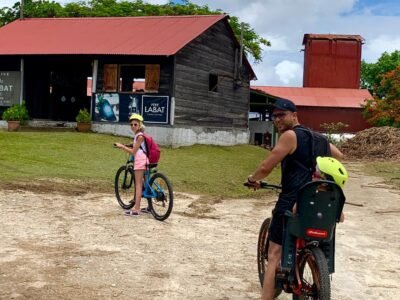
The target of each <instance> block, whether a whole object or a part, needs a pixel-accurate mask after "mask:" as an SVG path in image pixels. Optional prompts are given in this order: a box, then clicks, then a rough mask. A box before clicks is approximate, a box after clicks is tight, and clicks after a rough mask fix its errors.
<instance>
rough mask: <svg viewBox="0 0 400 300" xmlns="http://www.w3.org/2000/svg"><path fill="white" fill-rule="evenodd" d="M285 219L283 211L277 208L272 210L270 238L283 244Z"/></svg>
mask: <svg viewBox="0 0 400 300" xmlns="http://www.w3.org/2000/svg"><path fill="white" fill-rule="evenodd" d="M284 221H285V219H284V213H283V212H278V211H275V210H274V211H273V212H272V221H271V224H270V225H269V239H270V241H272V242H274V243H276V244H278V245H282V240H283V222H284Z"/></svg>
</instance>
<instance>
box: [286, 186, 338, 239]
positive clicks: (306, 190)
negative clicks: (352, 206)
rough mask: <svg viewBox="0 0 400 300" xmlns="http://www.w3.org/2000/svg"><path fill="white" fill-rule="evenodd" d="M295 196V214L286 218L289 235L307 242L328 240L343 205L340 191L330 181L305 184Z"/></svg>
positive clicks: (330, 237) (331, 235)
mask: <svg viewBox="0 0 400 300" xmlns="http://www.w3.org/2000/svg"><path fill="white" fill-rule="evenodd" d="M297 195H298V197H297V213H296V214H295V215H293V216H292V217H288V221H287V230H288V232H289V233H290V234H292V235H294V236H297V237H301V238H304V239H308V240H326V241H329V240H331V239H332V237H333V234H334V229H335V226H336V222H339V219H340V214H341V212H342V209H343V205H344V202H345V197H344V194H343V191H342V189H341V188H340V187H339V186H338V185H337V184H336V183H335V182H333V181H328V180H317V181H311V182H309V183H306V184H305V185H304V186H302V187H301V188H300V190H299V191H298V193H297Z"/></svg>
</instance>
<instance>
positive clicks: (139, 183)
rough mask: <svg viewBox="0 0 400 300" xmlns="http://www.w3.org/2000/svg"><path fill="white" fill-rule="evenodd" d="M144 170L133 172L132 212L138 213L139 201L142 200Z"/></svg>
mask: <svg viewBox="0 0 400 300" xmlns="http://www.w3.org/2000/svg"><path fill="white" fill-rule="evenodd" d="M143 175H144V170H135V206H134V207H133V210H134V211H136V212H140V200H141V199H142V188H143Z"/></svg>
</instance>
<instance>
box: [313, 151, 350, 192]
mask: <svg viewBox="0 0 400 300" xmlns="http://www.w3.org/2000/svg"><path fill="white" fill-rule="evenodd" d="M317 167H318V170H319V171H320V172H321V175H325V178H326V179H327V180H331V181H334V182H335V183H336V184H337V185H338V186H340V187H341V188H343V187H344V185H345V184H346V182H347V179H348V178H349V175H348V174H347V171H346V169H345V168H344V166H343V165H342V163H341V162H340V161H338V160H337V159H335V158H333V157H321V156H318V157H317Z"/></svg>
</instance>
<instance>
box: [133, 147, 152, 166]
mask: <svg viewBox="0 0 400 300" xmlns="http://www.w3.org/2000/svg"><path fill="white" fill-rule="evenodd" d="M148 163H149V162H148V158H147V156H146V154H144V153H143V152H139V151H138V152H137V153H136V155H135V162H134V169H135V170H146V165H147V164H148Z"/></svg>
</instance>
